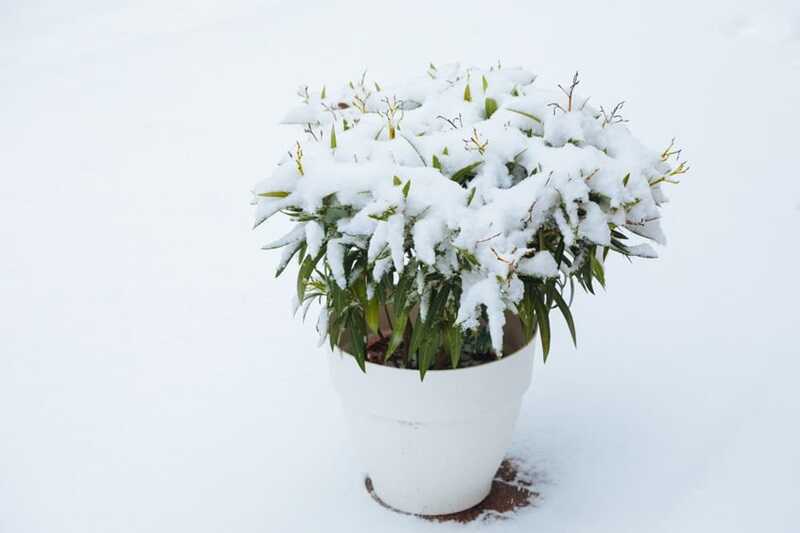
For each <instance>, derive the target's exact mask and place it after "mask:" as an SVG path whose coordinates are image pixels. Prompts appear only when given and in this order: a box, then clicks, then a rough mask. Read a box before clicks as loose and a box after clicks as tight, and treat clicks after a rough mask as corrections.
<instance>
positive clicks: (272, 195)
mask: <svg viewBox="0 0 800 533" xmlns="http://www.w3.org/2000/svg"><path fill="white" fill-rule="evenodd" d="M289 194H290V193H288V192H286V191H271V192H261V193H258V195H259V196H263V197H264V198H286V197H287V196H289Z"/></svg>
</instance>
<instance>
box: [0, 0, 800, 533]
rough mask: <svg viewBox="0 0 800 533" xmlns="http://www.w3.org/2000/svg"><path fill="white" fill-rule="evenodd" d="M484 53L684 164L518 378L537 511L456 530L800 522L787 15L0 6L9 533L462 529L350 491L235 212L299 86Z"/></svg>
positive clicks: (461, 5) (587, 7)
mask: <svg viewBox="0 0 800 533" xmlns="http://www.w3.org/2000/svg"><path fill="white" fill-rule="evenodd" d="M497 59H502V61H503V63H504V64H508V65H513V64H519V65H524V66H526V67H528V68H530V69H532V70H534V71H537V72H539V73H540V74H541V76H542V77H543V79H546V80H548V82H549V84H551V83H554V82H564V81H567V80H568V78H569V76H570V75H571V74H572V72H573V71H574V70H575V69H579V70H580V72H581V75H582V79H583V82H582V84H581V89H582V93H583V94H591V95H592V101H593V102H596V103H598V104H599V103H613V102H614V101H615V99H616V98H620V97H621V98H624V99H626V100H627V102H628V103H627V104H626V107H625V111H626V117H627V118H629V119H630V120H631V128H632V129H633V131H634V133H635V134H637V135H639V136H640V137H642V138H643V140H644V141H645V142H646V143H647V144H648V145H651V146H660V145H662V144H666V143H667V142H669V137H670V136H672V135H675V136H676V137H677V138H678V140H679V142H680V144H681V146H683V147H685V149H686V151H685V155H686V156H687V157H688V159H689V161H690V163H691V164H692V171H691V172H690V173H689V174H688V175H687V176H685V179H684V181H683V183H682V184H681V185H679V186H675V187H672V188H669V189H668V190H667V193H668V194H669V196H670V198H671V199H672V204H671V205H669V206H667V208H666V209H665V228H666V232H667V235H668V236H669V237H670V241H671V242H670V246H669V247H667V248H665V249H663V250H661V256H662V257H661V259H659V260H657V261H645V260H640V261H637V262H636V264H634V265H628V264H627V263H626V262H625V261H616V264H613V265H609V268H608V272H607V278H608V287H609V290H608V293H607V294H602V295H600V296H597V297H594V298H589V297H581V298H579V300H578V301H577V303H576V307H575V309H574V314H575V317H576V320H577V322H578V335H579V338H578V342H579V350H577V351H575V350H573V349H572V347H571V343H570V341H569V338H568V333H567V332H566V329H565V328H562V329H560V330H558V331H557V332H556V336H555V339H554V343H555V348H554V349H553V351H552V353H551V355H550V358H549V360H548V363H547V365H546V366H544V365H541V364H537V366H536V368H535V371H534V372H535V375H534V381H533V386H532V388H531V391H530V392H529V394H528V396H527V398H526V400H525V405H524V410H523V414H522V417H521V420H520V423H519V428H518V431H517V435H516V441H515V444H514V451H515V454H516V455H518V456H522V457H525V458H527V460H528V461H529V463H530V464H531V465H532V466H533V468H534V470H535V471H536V473H537V475H538V476H539V478H541V479H542V481H541V483H540V485H539V486H538V490H540V491H541V493H542V498H541V499H540V500H539V502H538V505H537V507H535V508H532V509H527V510H525V511H523V512H521V513H520V514H519V515H518V516H515V517H514V518H513V519H511V520H507V521H504V522H497V523H492V524H488V525H482V526H470V528H479V527H480V528H483V529H484V530H486V531H541V532H550V531H553V532H556V531H558V532H560V531H570V532H583V531H613V532H620V531H634V532H642V531H647V532H660V531H664V532H675V531H680V532H690V531H698V532H709V531H721V532H733V531H743V532H750V531H769V532H784V531H785V532H790V531H797V530H798V529H800V505H798V501H799V500H800V451H799V450H800V428H798V419H799V418H800V392H798V387H797V380H798V374H800V346H798V342H797V340H796V339H795V335H796V333H797V330H798V327H800V313H798V311H797V305H798V304H797V301H798V297H800V289H798V284H797V281H796V280H797V270H798V261H800V251H798V250H799V248H798V245H800V238H798V232H799V231H800V174H799V173H798V164H797V162H796V152H797V149H796V147H795V145H796V142H797V124H798V123H800V104H798V100H797V97H798V94H800V8H798V7H797V4H796V2H792V1H788V0H787V1H785V2H778V1H773V2H769V3H767V5H765V4H764V3H763V2H756V1H752V0H748V1H747V2H745V3H741V2H740V3H737V6H736V7H734V6H733V5H732V4H731V3H729V2H721V1H720V2H713V3H703V2H696V1H695V2H684V1H678V2H677V3H676V2H672V3H667V4H665V3H654V2H653V3H639V2H615V3H613V4H607V3H603V2H579V1H574V2H551V3H549V4H544V3H541V4H539V3H535V2H524V3H523V2H513V3H512V2H505V1H500V0H497V1H494V2H481V3H477V2H468V1H460V2H452V3H450V2H430V1H428V2H415V1H405V2H402V3H400V2H397V3H391V4H389V3H387V4H386V5H385V7H380V6H378V4H377V3H376V2H363V3H355V2H344V1H342V2H336V3H334V2H329V3H319V4H315V3H313V2H305V3H299V2H271V3H269V2H264V3H257V2H254V1H243V2H224V3H223V2H211V1H207V2H185V3H184V4H183V5H179V4H174V3H171V2H147V3H138V2H137V3H133V2H131V3H130V4H128V5H117V6H112V5H110V3H109V2H99V1H98V2H69V3H67V2H35V1H34V2H10V1H9V2H5V3H3V4H2V5H0V180H1V181H0V185H2V187H0V532H2V533H29V532H30V533H32V532H56V531H57V532H80V533H88V532H107V531H114V532H127V531H136V532H140V531H148V532H165V533H166V532H174V531H192V532H196V533H199V532H205V531H208V532H212V531H213V532H217V531H234V532H256V531H259V532H260V531H275V532H282V531H298V532H306V531H308V532H317V531H319V532H333V531H347V532H357V531H417V530H419V531H447V530H450V529H459V528H456V527H455V526H451V525H450V526H448V525H437V524H430V523H427V522H423V521H420V520H417V519H414V518H409V517H403V516H399V515H396V514H393V513H391V512H389V511H386V510H384V509H383V508H381V507H379V506H377V505H375V504H374V503H373V502H372V501H371V500H370V499H369V496H367V494H366V493H365V491H364V489H363V485H362V483H361V479H360V477H359V474H358V466H357V461H356V458H355V457H353V455H352V453H351V451H350V449H349V447H348V444H347V440H346V438H347V437H346V434H345V430H344V427H343V422H342V416H341V414H340V412H339V406H338V404H337V399H336V398H335V396H334V394H333V391H332V390H331V387H330V384H329V381H328V377H327V366H326V362H325V353H326V352H325V351H324V349H318V348H316V347H315V344H316V342H315V341H316V339H315V335H314V334H313V331H312V327H311V325H310V324H302V323H300V321H299V320H295V319H293V318H292V317H291V313H290V299H291V291H292V284H291V283H290V280H289V278H287V279H280V280H277V281H276V280H274V279H273V278H272V270H273V267H274V265H275V263H276V262H277V260H278V256H279V254H277V253H268V252H261V251H260V250H259V245H260V244H261V243H263V242H266V241H267V240H269V237H274V236H278V235H280V234H282V233H281V230H285V229H287V228H288V227H289V224H288V223H287V222H284V223H283V224H284V227H280V226H281V223H272V224H271V227H270V228H269V229H267V230H265V231H257V232H251V231H250V230H249V228H250V226H251V222H252V220H251V210H250V207H249V205H248V202H249V200H250V196H249V191H250V188H251V186H252V185H253V184H254V183H255V182H256V181H257V180H258V179H260V178H262V177H264V176H266V175H267V174H268V172H269V171H270V169H271V165H272V164H273V162H274V161H275V160H276V159H277V158H278V156H279V154H280V153H281V152H282V151H283V150H284V149H285V148H286V145H287V143H286V141H287V135H289V134H290V131H289V130H288V129H285V128H286V127H280V126H278V125H277V121H278V120H279V119H280V118H281V116H282V113H283V111H284V110H285V109H286V108H287V106H288V105H290V104H293V103H295V102H296V96H295V95H294V91H295V88H296V86H297V85H299V84H301V83H308V84H312V85H316V84H321V83H323V82H327V83H331V84H333V83H341V82H343V81H345V80H347V79H348V78H352V77H355V76H357V75H359V74H360V70H361V69H362V67H367V68H369V69H370V72H371V74H372V75H373V76H374V77H376V78H377V79H386V80H392V79H403V78H406V77H407V76H408V75H409V74H411V73H416V72H421V71H422V70H424V68H425V67H426V66H427V64H428V62H429V61H434V62H447V61H452V60H463V61H466V62H470V63H475V64H484V65H485V64H489V63H493V62H495V61H497ZM645 296H646V297H645ZM633 302H635V304H634V303H633ZM642 302H646V303H642ZM620 332H623V333H620ZM462 529H463V528H462ZM467 529H469V528H467Z"/></svg>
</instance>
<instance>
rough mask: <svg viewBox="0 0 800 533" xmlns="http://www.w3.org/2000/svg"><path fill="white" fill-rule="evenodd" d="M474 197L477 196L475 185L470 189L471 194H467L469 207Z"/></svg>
mask: <svg viewBox="0 0 800 533" xmlns="http://www.w3.org/2000/svg"><path fill="white" fill-rule="evenodd" d="M473 198H475V187H472V188H471V189H470V190H469V194H468V195H467V207H469V204H471V203H472V199H473Z"/></svg>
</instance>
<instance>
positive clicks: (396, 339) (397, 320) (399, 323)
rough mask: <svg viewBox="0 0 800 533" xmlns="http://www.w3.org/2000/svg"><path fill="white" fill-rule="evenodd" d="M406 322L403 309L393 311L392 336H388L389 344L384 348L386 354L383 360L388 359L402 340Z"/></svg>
mask: <svg viewBox="0 0 800 533" xmlns="http://www.w3.org/2000/svg"><path fill="white" fill-rule="evenodd" d="M407 322H408V313H406V312H405V310H401V311H399V312H398V311H395V313H394V318H393V319H392V326H394V329H393V330H392V336H391V337H390V338H389V346H388V347H387V348H386V356H385V357H384V361H388V360H389V358H390V357H391V356H392V354H393V353H394V351H395V350H396V349H397V347H398V346H400V343H401V342H403V334H404V333H405V332H406V323H407Z"/></svg>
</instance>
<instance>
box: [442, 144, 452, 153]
mask: <svg viewBox="0 0 800 533" xmlns="http://www.w3.org/2000/svg"><path fill="white" fill-rule="evenodd" d="M442 155H450V150H448V149H447V146H445V147H444V149H443V150H442Z"/></svg>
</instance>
